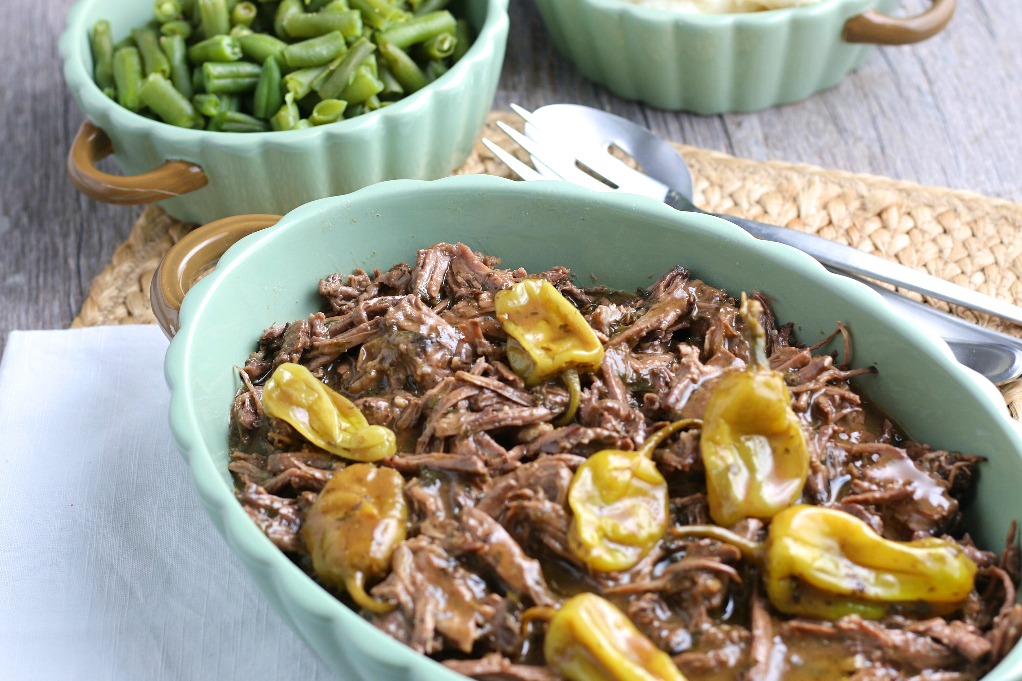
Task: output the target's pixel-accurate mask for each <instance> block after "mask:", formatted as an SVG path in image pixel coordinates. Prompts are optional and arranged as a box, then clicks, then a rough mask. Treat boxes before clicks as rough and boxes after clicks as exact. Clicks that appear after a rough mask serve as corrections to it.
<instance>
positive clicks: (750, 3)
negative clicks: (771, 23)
mask: <svg viewBox="0 0 1022 681" xmlns="http://www.w3.org/2000/svg"><path fill="white" fill-rule="evenodd" d="M626 1H627V2H632V3H634V4H636V5H646V6H648V7H657V8H660V9H667V10H672V11H675V12H698V13H701V14H738V13H740V12H762V11H764V10H768V9H782V8H785V7H797V6H799V5H812V4H814V3H817V2H819V1H820V0H626Z"/></svg>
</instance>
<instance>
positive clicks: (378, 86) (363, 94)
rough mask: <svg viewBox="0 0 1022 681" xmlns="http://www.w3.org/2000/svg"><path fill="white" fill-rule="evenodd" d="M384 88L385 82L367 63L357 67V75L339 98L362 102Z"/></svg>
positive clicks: (351, 101) (350, 101)
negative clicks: (374, 73) (381, 80)
mask: <svg viewBox="0 0 1022 681" xmlns="http://www.w3.org/2000/svg"><path fill="white" fill-rule="evenodd" d="M382 90H383V83H381V82H380V80H379V78H377V77H376V76H374V75H373V72H372V71H370V70H369V68H367V67H366V66H365V65H362V66H359V67H358V68H357V69H355V75H354V76H353V77H352V79H351V81H350V82H349V83H348V85H347V87H345V88H344V89H343V90H342V91H341V94H340V96H339V97H338V98H339V99H343V100H344V101H346V102H348V103H350V104H361V103H362V102H364V101H366V100H367V99H369V98H370V97H374V96H376V95H378V94H379V93H380V92H381V91H382Z"/></svg>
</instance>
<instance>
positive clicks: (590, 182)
mask: <svg viewBox="0 0 1022 681" xmlns="http://www.w3.org/2000/svg"><path fill="white" fill-rule="evenodd" d="M497 127H498V128H500V129H501V130H503V131H504V134H506V135H507V136H508V137H510V138H511V139H512V140H514V141H515V142H517V143H518V145H519V146H520V147H522V148H523V149H525V150H526V151H527V152H529V153H530V154H531V155H532V157H533V158H534V159H536V160H538V161H539V162H540V163H542V164H543V165H544V166H545V167H547V168H549V169H550V170H552V171H553V172H554V173H555V174H556V175H558V176H560V177H561V178H562V179H564V180H567V181H569V182H571V183H572V184H578V185H581V186H583V187H588V188H589V189H596V190H601V191H607V190H609V189H610V187H608V186H607V185H605V184H604V183H602V182H600V181H599V180H597V179H596V178H593V177H590V176H589V175H587V174H586V173H584V172H582V171H581V170H579V169H578V167H577V166H576V165H575V156H574V154H571V153H570V152H569V153H566V152H565V151H563V150H561V149H559V148H558V147H555V146H550V145H547V146H544V145H542V144H541V143H540V141H539V140H536V139H533V138H531V137H526V136H525V135H523V134H522V133H520V132H518V131H517V130H515V129H514V128H512V127H511V126H509V125H506V124H505V123H503V122H502V121H497Z"/></svg>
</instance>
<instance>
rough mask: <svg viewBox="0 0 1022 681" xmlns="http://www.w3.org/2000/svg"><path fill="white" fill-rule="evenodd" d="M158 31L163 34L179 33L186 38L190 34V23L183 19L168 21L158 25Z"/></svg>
mask: <svg viewBox="0 0 1022 681" xmlns="http://www.w3.org/2000/svg"><path fill="white" fill-rule="evenodd" d="M160 33H161V34H163V35H179V36H181V37H182V38H186V39H187V38H190V37H191V35H192V25H191V24H189V23H188V22H187V21H185V20H184V19H177V20H175V21H168V22H166V23H164V24H161V25H160Z"/></svg>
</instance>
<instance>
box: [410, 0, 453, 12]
mask: <svg viewBox="0 0 1022 681" xmlns="http://www.w3.org/2000/svg"><path fill="white" fill-rule="evenodd" d="M448 4H450V0H422V1H421V2H419V3H418V6H417V7H416V6H415V4H414V3H413V5H412V11H414V12H415V13H416V14H429V13H430V12H436V11H437V10H441V9H444V8H445V7H447V5H448Z"/></svg>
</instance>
